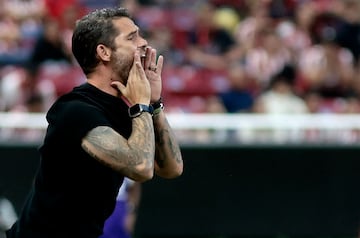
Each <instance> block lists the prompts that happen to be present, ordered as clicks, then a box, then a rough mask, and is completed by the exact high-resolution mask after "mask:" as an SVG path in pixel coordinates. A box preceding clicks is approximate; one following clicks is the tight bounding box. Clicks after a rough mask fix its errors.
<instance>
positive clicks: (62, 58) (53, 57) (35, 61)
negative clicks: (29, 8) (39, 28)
mask: <svg viewBox="0 0 360 238" xmlns="http://www.w3.org/2000/svg"><path fill="white" fill-rule="evenodd" d="M29 61H30V63H29V64H31V66H33V67H35V68H38V67H39V66H40V65H41V64H42V63H45V62H48V61H56V62H65V63H69V64H71V63H72V62H71V61H72V58H71V54H70V52H67V51H66V47H65V44H64V39H62V35H61V30H60V27H59V23H58V22H57V21H55V20H53V19H49V20H47V21H45V24H44V30H43V33H42V35H41V36H40V37H39V38H38V39H37V41H36V43H35V46H34V50H33V52H32V54H31V57H30V59H29Z"/></svg>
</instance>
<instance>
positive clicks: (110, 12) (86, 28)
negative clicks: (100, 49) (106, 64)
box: [72, 8, 131, 75]
mask: <svg viewBox="0 0 360 238" xmlns="http://www.w3.org/2000/svg"><path fill="white" fill-rule="evenodd" d="M121 17H128V18H131V17H130V15H129V13H128V11H127V10H126V9H125V8H103V9H97V10H94V11H92V12H90V13H89V14H87V15H86V16H84V17H82V18H81V19H80V20H78V21H77V23H76V27H75V30H74V32H73V36H72V52H73V54H74V56H75V58H76V60H77V61H78V63H79V65H80V67H81V68H82V70H83V71H84V73H85V74H86V75H88V74H90V73H92V72H93V71H94V68H95V67H96V66H97V64H98V63H99V59H98V58H97V55H96V47H97V46H98V45H99V44H104V45H105V46H107V47H110V48H111V49H115V45H114V39H115V37H116V36H117V35H118V34H119V32H118V31H117V29H116V28H115V27H114V25H113V22H112V21H113V20H114V19H116V18H121Z"/></svg>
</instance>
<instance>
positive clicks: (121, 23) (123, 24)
mask: <svg viewBox="0 0 360 238" xmlns="http://www.w3.org/2000/svg"><path fill="white" fill-rule="evenodd" d="M113 24H114V26H115V28H116V29H117V30H118V31H119V32H120V36H121V35H127V34H129V33H131V32H134V31H137V30H138V29H139V28H138V26H137V25H135V23H134V22H133V21H132V20H131V19H130V18H127V17H121V18H117V19H115V20H113Z"/></svg>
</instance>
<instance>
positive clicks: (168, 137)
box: [155, 119, 182, 168]
mask: <svg viewBox="0 0 360 238" xmlns="http://www.w3.org/2000/svg"><path fill="white" fill-rule="evenodd" d="M155 143H156V157H155V158H156V161H157V164H158V165H159V167H160V168H163V167H164V166H165V164H166V163H167V161H168V160H175V162H176V163H177V164H181V163H182V159H181V152H180V148H179V146H178V143H177V142H176V138H175V135H174V133H173V131H172V130H171V128H170V125H169V123H168V121H167V120H166V119H165V120H164V126H155Z"/></svg>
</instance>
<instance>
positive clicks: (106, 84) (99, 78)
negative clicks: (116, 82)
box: [87, 70, 118, 97]
mask: <svg viewBox="0 0 360 238" xmlns="http://www.w3.org/2000/svg"><path fill="white" fill-rule="evenodd" d="M111 76H112V75H111V72H108V71H101V70H96V71H94V72H93V73H91V74H89V75H88V77H87V82H88V83H89V84H91V85H93V86H95V87H97V88H98V89H100V90H101V91H104V92H105V93H108V94H110V95H113V96H115V97H117V96H118V91H117V90H116V89H115V88H113V87H112V86H111V82H112V81H113V79H112V77H111Z"/></svg>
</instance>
